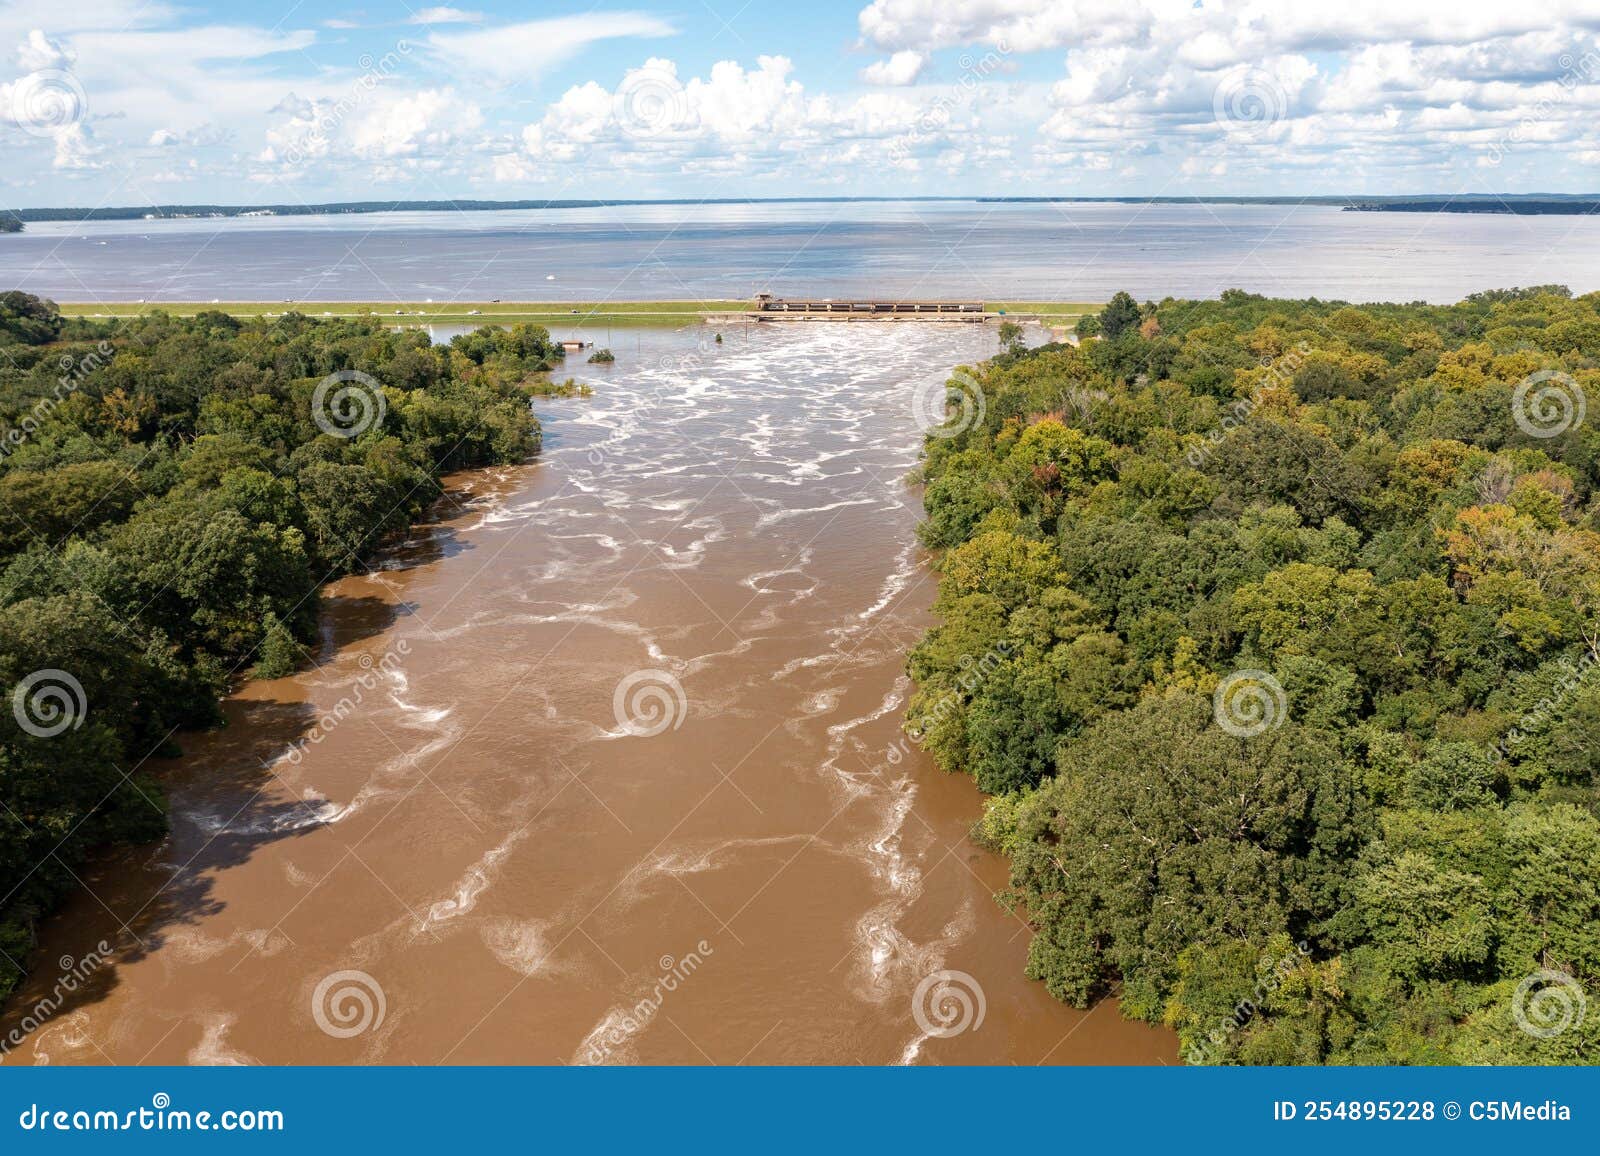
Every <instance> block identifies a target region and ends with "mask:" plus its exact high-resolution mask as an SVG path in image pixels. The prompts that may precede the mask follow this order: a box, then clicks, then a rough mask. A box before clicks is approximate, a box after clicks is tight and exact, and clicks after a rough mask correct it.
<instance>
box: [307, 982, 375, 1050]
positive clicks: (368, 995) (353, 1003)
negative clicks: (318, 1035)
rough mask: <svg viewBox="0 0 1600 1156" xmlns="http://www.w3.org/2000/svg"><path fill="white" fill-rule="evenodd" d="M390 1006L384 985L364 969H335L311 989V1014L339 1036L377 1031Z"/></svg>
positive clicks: (319, 1022)
mask: <svg viewBox="0 0 1600 1156" xmlns="http://www.w3.org/2000/svg"><path fill="white" fill-rule="evenodd" d="M388 1010H389V1004H388V1001H387V1000H386V999H385V998H384V995H383V985H382V984H380V983H379V982H378V981H377V980H375V979H373V978H372V977H371V976H370V975H368V974H367V973H366V972H364V971H336V972H334V973H333V974H331V975H326V976H323V978H322V980H321V982H320V983H318V984H317V987H316V990H315V991H313V992H312V993H311V1018H312V1019H314V1020H315V1021H316V1022H317V1027H319V1028H321V1029H322V1030H323V1032H324V1033H325V1034H327V1035H330V1036H332V1037H333V1038H334V1039H336V1040H348V1039H352V1038H354V1037H355V1036H359V1035H361V1034H363V1033H364V1032H369V1031H371V1032H375V1031H377V1030H378V1029H379V1028H380V1027H382V1026H383V1017H384V1016H385V1015H386V1014H387V1013H388Z"/></svg>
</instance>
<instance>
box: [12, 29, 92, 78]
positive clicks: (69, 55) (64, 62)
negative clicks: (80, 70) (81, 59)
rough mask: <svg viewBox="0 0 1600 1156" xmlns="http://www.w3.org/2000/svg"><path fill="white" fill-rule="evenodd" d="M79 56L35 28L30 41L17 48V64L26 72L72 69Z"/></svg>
mask: <svg viewBox="0 0 1600 1156" xmlns="http://www.w3.org/2000/svg"><path fill="white" fill-rule="evenodd" d="M77 59H78V54H77V53H76V52H73V51H72V50H71V49H70V48H64V47H62V46H61V45H60V44H58V43H57V42H56V41H54V40H51V39H50V38H49V37H48V36H46V35H45V34H44V32H43V30H42V29H38V28H34V29H32V30H31V31H29V33H28V39H26V40H24V41H23V42H22V43H21V44H19V45H18V46H17V63H18V64H20V65H22V70H23V71H24V72H37V71H39V70H40V69H43V68H71V67H72V62H73V61H75V60H77Z"/></svg>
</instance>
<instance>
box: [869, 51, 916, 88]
mask: <svg viewBox="0 0 1600 1156" xmlns="http://www.w3.org/2000/svg"><path fill="white" fill-rule="evenodd" d="M927 63H928V57H927V54H926V53H923V52H918V51H917V50H916V49H914V48H903V49H901V50H900V51H899V52H896V53H895V54H894V55H893V56H891V57H889V59H887V60H875V61H873V62H872V63H871V64H869V65H867V66H866V67H865V68H863V69H862V70H861V79H862V80H864V81H866V82H867V83H868V84H881V85H891V86H892V85H905V84H915V83H916V80H917V77H919V76H921V75H922V69H923V67H924V66H925V65H926V64H927Z"/></svg>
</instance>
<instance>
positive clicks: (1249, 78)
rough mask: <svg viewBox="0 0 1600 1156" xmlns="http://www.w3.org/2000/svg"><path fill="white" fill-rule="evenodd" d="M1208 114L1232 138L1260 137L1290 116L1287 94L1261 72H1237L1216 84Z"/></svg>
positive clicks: (1274, 79) (1251, 69) (1280, 83)
mask: <svg viewBox="0 0 1600 1156" xmlns="http://www.w3.org/2000/svg"><path fill="white" fill-rule="evenodd" d="M1211 111H1212V114H1213V115H1214V116H1215V117H1216V119H1217V123H1218V124H1220V125H1221V126H1222V127H1223V128H1224V129H1226V130H1227V131H1228V132H1229V133H1231V134H1234V135H1238V136H1255V135H1260V134H1261V133H1263V132H1264V131H1265V130H1266V129H1268V128H1270V127H1271V126H1272V125H1274V124H1277V123H1278V122H1279V121H1280V120H1282V119H1283V118H1284V117H1285V116H1287V115H1288V114H1289V90H1288V89H1286V88H1284V86H1283V81H1281V80H1279V79H1278V77H1277V76H1276V75H1275V74H1274V73H1271V72H1269V71H1267V70H1266V69H1264V68H1255V67H1243V68H1236V69H1233V70H1232V71H1230V72H1229V73H1228V74H1227V75H1226V76H1224V77H1223V78H1222V79H1221V80H1220V81H1218V82H1217V87H1216V88H1215V89H1214V90H1213V91H1212V93H1211Z"/></svg>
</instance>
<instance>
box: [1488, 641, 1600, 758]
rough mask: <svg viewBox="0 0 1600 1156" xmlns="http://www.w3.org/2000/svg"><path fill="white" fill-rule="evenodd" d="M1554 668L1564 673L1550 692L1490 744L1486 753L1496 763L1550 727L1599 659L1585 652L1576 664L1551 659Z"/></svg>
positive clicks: (1598, 664)
mask: <svg viewBox="0 0 1600 1156" xmlns="http://www.w3.org/2000/svg"><path fill="white" fill-rule="evenodd" d="M1555 665H1557V666H1559V667H1562V668H1563V669H1564V673H1563V674H1562V675H1561V677H1560V678H1559V679H1557V680H1556V682H1555V685H1554V686H1553V687H1552V688H1551V693H1550V694H1547V695H1545V696H1544V697H1543V698H1541V699H1540V700H1539V701H1538V702H1536V703H1534V704H1533V706H1532V707H1531V708H1530V709H1529V710H1527V711H1526V712H1524V713H1523V714H1522V716H1521V717H1519V718H1518V719H1517V725H1516V726H1514V727H1512V728H1511V729H1510V730H1509V731H1507V732H1506V734H1505V737H1504V738H1503V739H1501V740H1500V741H1499V742H1498V743H1496V744H1495V745H1494V748H1493V750H1492V751H1491V752H1490V754H1491V757H1492V758H1493V759H1494V760H1495V761H1496V762H1499V761H1500V760H1501V759H1504V758H1505V757H1507V756H1508V755H1510V754H1511V749H1512V748H1513V747H1516V746H1520V745H1521V744H1522V743H1523V741H1524V740H1526V739H1527V738H1528V737H1529V735H1530V734H1537V733H1539V732H1542V731H1543V730H1544V729H1545V728H1546V727H1547V726H1548V725H1549V724H1550V722H1551V720H1552V719H1554V718H1555V717H1556V716H1557V715H1558V714H1559V713H1560V712H1561V711H1562V709H1563V708H1564V707H1565V706H1566V704H1567V703H1568V702H1569V701H1571V699H1572V696H1573V695H1574V694H1576V693H1577V692H1578V691H1579V690H1580V689H1582V688H1583V687H1584V685H1585V684H1587V683H1588V681H1589V679H1590V677H1591V676H1593V675H1594V673H1595V672H1596V671H1597V670H1600V656H1597V655H1596V654H1595V652H1594V651H1593V650H1588V651H1585V652H1584V655H1583V657H1582V658H1580V659H1578V660H1577V661H1576V662H1574V661H1573V660H1572V659H1571V658H1570V657H1567V656H1562V657H1560V658H1558V659H1556V660H1555Z"/></svg>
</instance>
